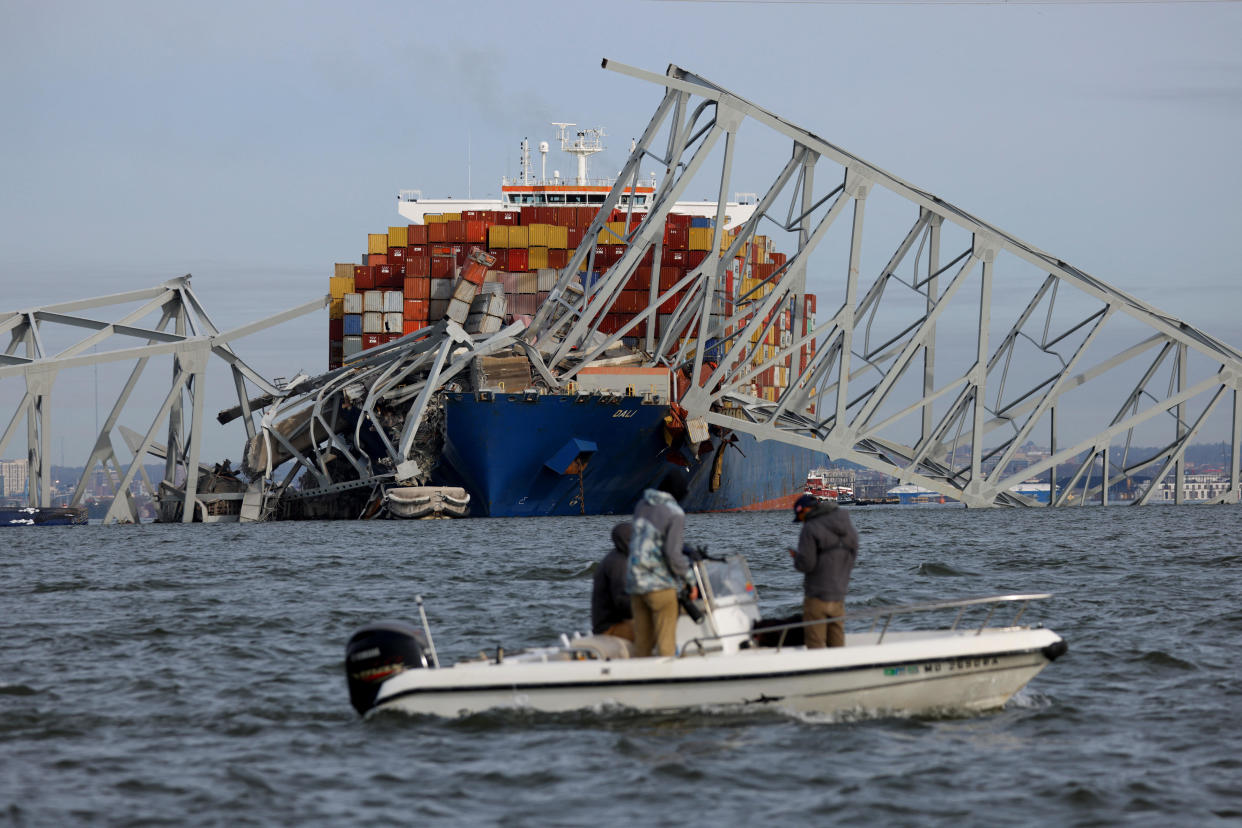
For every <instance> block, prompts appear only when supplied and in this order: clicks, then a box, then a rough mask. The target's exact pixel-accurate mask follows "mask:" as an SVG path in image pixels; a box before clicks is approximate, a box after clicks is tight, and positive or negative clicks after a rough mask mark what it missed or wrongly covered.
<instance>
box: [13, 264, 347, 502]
mask: <svg viewBox="0 0 1242 828" xmlns="http://www.w3.org/2000/svg"><path fill="white" fill-rule="evenodd" d="M326 304H327V297H324V298H321V299H316V300H315V301H313V302H308V303H306V304H304V305H302V306H300V307H297V308H293V309H291V310H288V311H285V312H283V313H280V314H276V315H275V316H272V317H269V318H267V319H264V320H261V321H259V322H255V323H252V324H249V325H245V326H242V327H240V328H236V329H234V330H231V331H227V332H220V331H219V330H218V329H217V328H216V327H215V325H214V324H212V322H211V319H210V317H208V315H207V313H206V311H205V310H204V309H203V307H202V304H201V303H200V302H199V300H198V297H197V296H196V295H195V294H194V292H193V290H191V288H190V276H189V275H186V276H182V277H180V278H177V279H171V280H169V281H167V282H165V283H164V284H162V285H157V286H155V287H151V288H147V289H144V290H136V291H130V292H127V293H119V294H113V295H110V296H101V297H96V298H92V299H82V300H77V301H72V302H62V303H58V304H54V305H46V306H43V307H39V308H33V309H29V310H22V311H16V312H11V313H6V314H2V315H0V335H3V334H5V333H7V334H8V335H9V337H10V341H9V344H8V347H7V348H6V349H5V351H4V353H3V354H0V382H3V381H5V380H16V378H18V377H21V378H22V380H23V381H24V383H25V390H24V393H23V395H22V397H21V400H20V401H19V402H18V404H17V408H16V411H15V412H14V413H13V416H12V418H11V419H10V421H9V423H8V426H7V427H6V428H5V430H4V432H3V434H2V435H0V456H2V455H3V454H4V452H5V449H6V448H7V447H8V445H9V442H10V440H11V439H12V437H13V436H14V434H15V433H16V431H17V428H18V423H19V422H20V421H21V420H22V419H23V418H25V419H26V421H27V440H26V446H27V457H28V460H29V475H30V477H29V480H30V483H29V503H30V505H32V506H48V505H51V499H52V495H51V486H52V480H51V463H50V461H51V445H52V442H51V441H52V415H53V408H54V406H53V386H54V385H55V382H56V379H57V375H58V374H60V373H61V372H63V371H65V370H68V369H71V368H77V367H83V366H98V365H102V364H104V363H113V362H120V363H131V362H132V363H133V365H134V367H133V369H132V371H131V372H130V375H129V378H128V380H127V381H126V382H125V383H124V384H123V385H122V386H121V388H120V390H119V392H118V393H117V395H116V399H115V402H114V403H113V405H112V408H111V410H110V412H109V414H108V416H107V418H106V419H105V420H104V423H103V425H102V426H101V427H100V429H99V433H98V435H97V436H96V438H95V442H94V446H93V448H92V450H91V454H90V457H89V458H88V459H87V460H86V463H85V471H84V473H83V476H82V478H81V479H80V480H79V481H78V483H77V486H76V488H75V490H74V493H73V496H72V499H71V501H70V504H71V505H74V506H77V505H79V504H80V503H81V500H82V498H83V496H84V495H85V493H86V485H87V481H88V480H89V477H90V475H91V474H92V473H93V472H94V470H95V469H96V467H97V466H102V467H103V469H104V470H105V472H106V473H107V474H108V475H109V479H110V480H111V482H112V487H113V491H114V495H115V496H114V499H113V502H112V505H111V507H109V509H108V512H107V514H106V516H105V517H104V522H105V523H112V522H118V521H123V520H125V521H131V522H136V521H137V518H138V515H137V513H136V510H135V508H134V504H133V501H132V497H131V496H130V494H129V486H130V484H131V483H132V482H133V481H134V479H135V477H137V476H141V478H142V479H143V481H144V484H145V485H146V487H147V489H148V491H149V493H150V494H151V496H152V497H153V498H154V497H156V496H157V494H158V487H157V486H156V485H153V484H152V483H151V481H150V480H149V479H148V478H147V475H146V472H145V470H144V469H143V468H142V461H143V459H144V458H145V457H146V456H147V455H148V454H151V455H154V456H162V457H163V458H164V459H165V472H164V482H165V483H166V484H168V486H173V487H175V484H176V481H177V479H178V477H183V478H184V481H185V483H184V498H185V499H184V502H185V503H186V504H187V506H186V507H185V508H183V509H182V520H183V521H185V522H190V521H192V520H193V518H194V514H195V510H196V509H197V508H202V504H203V501H204V499H210V496H206V495H204V496H203V497H199V496H198V493H197V492H196V487H197V483H198V473H197V470H198V469H199V456H200V452H201V447H202V433H203V426H202V410H203V401H204V394H205V389H204V384H205V381H206V371H207V365H208V360H209V358H210V357H211V356H212V355H214V356H217V357H219V358H220V359H223V360H224V361H225V362H226V363H228V365H229V368H230V371H231V372H232V376H233V381H234V384H235V386H236V388H237V393H238V400H239V403H240V405H241V408H242V411H243V413H244V420H245V426H246V429H247V432H248V433H249V434H254V433H255V426H254V422H253V417H252V416H251V411H250V408H249V404H248V401H247V394H246V382H247V381H249V382H250V383H251V384H253V385H255V386H256V387H258V388H259V389H261V390H262V391H264V392H266V393H279V389H277V388H276V387H275V386H273V385H272V384H271V383H270V382H268V381H267V380H266V379H264V378H263V377H262V376H261V375H259V374H258V373H257V372H256V371H254V370H253V369H251V368H250V367H249V366H248V365H246V363H245V362H243V361H242V360H241V359H240V358H239V357H238V356H237V355H236V353H234V351H233V347H232V343H233V342H235V341H236V340H238V339H241V338H242V337H244V336H247V335H249V334H251V333H254V332H255V331H259V330H262V329H264V328H267V327H270V326H272V325H275V324H278V323H280V322H283V321H285V320H287V319H291V318H294V317H297V316H300V315H302V314H305V313H309V312H310V311H313V310H317V309H319V308H322V307H324V306H325V305H326ZM109 313H120V314H121V316H120V318H118V319H116V320H115V321H103V320H102V319H99V318H96V316H98V315H106V314H109ZM157 313H158V314H159V321H158V322H157V323H156V324H155V325H154V327H144V326H142V325H141V324H139V323H140V322H141V320H143V319H145V318H146V317H149V316H153V315H155V314H157ZM170 326H171V328H172V330H168V328H169V327H170ZM53 328H56V329H57V330H56V331H55V334H53V332H52V329H53ZM73 329H77V330H80V331H83V332H85V335H84V336H83V337H82V338H80V339H78V340H77V341H76V342H73V344H71V345H70V346H69V347H67V348H64V349H63V350H60V351H58V352H55V353H53V352H52V351H50V350H49V348H48V345H47V343H48V342H49V341H50V340H52V339H54V338H57V337H62V336H63V335H65V334H66V333H68V332H69V331H71V330H73ZM70 335H72V334H70ZM116 337H125V338H129V339H136V340H139V341H141V342H142V343H143V344H140V345H136V346H133V347H120V348H114V349H113V350H99V346H101V345H102V346H105V347H106V346H109V345H114V344H115V343H116V341H117V340H116V339H115V338H116ZM161 356H171V357H172V381H171V384H170V387H169V390H168V392H167V394H166V395H165V396H164V398H163V400H162V402H161V403H160V405H159V408H158V409H157V411H156V414H155V416H154V417H153V418H151V420H150V426H149V427H148V428H147V429H146V431H145V434H142V435H141V436H136V435H135V433H134V432H132V431H130V430H129V429H127V428H126V427H125V426H124V425H122V424H121V423H120V420H121V418H122V415H123V414H124V413H125V412H126V410H127V409H128V410H130V411H133V410H134V409H138V408H140V407H141V406H142V405H143V404H142V403H140V402H138V401H136V400H135V399H134V398H133V393H134V390H135V388H136V387H137V385H138V382H139V380H140V378H141V377H142V374H143V372H144V370H145V369H146V367H147V363H148V362H149V361H150V360H151V359H152V358H153V357H161ZM187 412H188V414H187ZM161 432H162V433H164V434H165V435H166V436H167V444H166V446H160V445H159V444H157V443H156V442H155V438H156V436H157V434H158V433H161ZM118 434H119V435H120V436H121V437H122V438H123V439H124V441H125V443H126V444H127V445H128V448H129V449H130V452H131V457H130V460H129V462H128V465H125V464H123V463H122V461H121V459H120V457H119V456H118V455H117V453H116V450H115V446H114V442H113V440H114V436H115V435H118ZM123 466H124V468H123ZM191 470H193V472H191Z"/></svg>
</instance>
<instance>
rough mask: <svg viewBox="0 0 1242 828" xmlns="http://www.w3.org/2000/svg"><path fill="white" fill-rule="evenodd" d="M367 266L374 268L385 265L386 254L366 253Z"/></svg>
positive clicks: (386, 262) (386, 261)
mask: <svg viewBox="0 0 1242 828" xmlns="http://www.w3.org/2000/svg"><path fill="white" fill-rule="evenodd" d="M367 264H369V265H371V267H375V266H376V265H386V264H388V254H387V253H368V254H367Z"/></svg>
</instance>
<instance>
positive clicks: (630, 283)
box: [625, 265, 651, 290]
mask: <svg viewBox="0 0 1242 828" xmlns="http://www.w3.org/2000/svg"><path fill="white" fill-rule="evenodd" d="M649 287H651V268H649V267H647V266H646V265H639V266H638V267H636V268H634V272H633V273H631V274H630V278H629V279H626V280H625V289H626V290H645V289H647V288H649Z"/></svg>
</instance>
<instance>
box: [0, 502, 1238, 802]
mask: <svg viewBox="0 0 1242 828" xmlns="http://www.w3.org/2000/svg"><path fill="white" fill-rule="evenodd" d="M852 514H853V516H854V518H855V522H856V524H857V525H858V526H859V529H860V531H861V534H862V538H863V549H862V552H861V553H860V558H859V564H858V568H857V569H856V571H855V576H854V580H853V584H852V588H851V595H850V601H849V603H850V604H851V605H866V604H877V603H906V602H912V601H922V600H931V599H938V598H948V597H968V596H976V595H987V594H993V593H998V592H1010V591H1044V590H1046V591H1051V592H1054V593H1056V597H1055V598H1053V599H1052V600H1051V601H1047V602H1041V603H1040V604H1037V605H1034V606H1033V607H1032V608H1031V610H1028V620H1030V621H1039V622H1043V623H1044V624H1045V625H1046V626H1049V627H1051V628H1053V629H1055V630H1056V631H1057V632H1059V633H1061V634H1062V635H1063V636H1065V638H1066V639H1067V640H1068V642H1069V645H1070V650H1069V654H1068V655H1067V656H1065V657H1063V658H1062V659H1061V660H1059V661H1058V662H1056V663H1055V664H1053V665H1052V666H1050V667H1049V668H1048V669H1047V670H1045V671H1044V672H1043V673H1042V674H1041V675H1040V676H1038V677H1037V678H1036V679H1035V680H1034V682H1032V684H1031V685H1030V686H1028V687H1027V688H1026V689H1025V690H1024V691H1022V692H1021V693H1020V694H1019V695H1018V696H1017V697H1015V699H1014V700H1013V701H1011V702H1010V704H1009V705H1008V706H1007V707H1006V708H1005V709H1004V710H1002V711H1000V712H997V713H992V714H986V715H971V716H956V717H953V716H950V717H936V718H893V717H886V718H857V717H854V718H850V719H847V720H843V721H830V720H827V719H823V718H819V719H816V718H813V717H803V718H796V717H791V716H785V715H781V714H779V713H774V712H771V711H768V712H748V713H739V712H721V711H700V712H695V713H690V714H687V715H676V716H674V715H643V714H638V713H633V712H625V711H610V712H601V713H581V714H572V715H556V716H550V715H540V714H532V713H529V712H522V711H497V712H492V713H488V714H485V715H479V716H474V717H470V718H466V719H462V720H452V721H446V720H440V719H431V718H418V717H406V716H402V715H385V716H380V717H378V718H376V719H373V720H371V721H368V722H362V721H360V720H359V719H358V717H357V716H356V715H355V714H354V712H353V710H352V708H350V706H349V703H348V699H347V695H346V691H345V686H344V679H343V676H342V669H341V656H342V651H343V647H344V642H345V640H346V638H347V637H348V635H349V634H350V632H352V630H353V629H354V628H355V627H357V626H359V625H361V624H363V623H366V622H368V621H372V620H376V619H378V618H382V617H406V618H411V619H412V618H413V616H414V612H413V602H412V599H413V597H414V595H415V594H418V593H422V594H423V595H424V596H425V598H426V601H427V607H428V613H429V615H430V617H431V622H432V625H433V632H434V634H435V638H436V644H437V645H438V647H439V649H440V651H441V657H442V659H444V660H445V661H449V660H452V659H455V658H457V657H464V656H468V655H472V654H473V653H475V652H477V650H478V649H480V648H484V647H485V648H488V649H491V648H494V647H495V645H496V644H498V643H500V644H503V645H504V646H505V648H506V649H508V650H513V649H517V648H518V647H520V646H523V645H530V644H544V643H550V642H551V641H552V640H553V639H555V638H556V637H557V636H558V635H559V634H560V633H561V632H564V631H569V630H573V629H575V628H577V629H585V628H586V627H587V612H588V603H589V592H590V577H591V572H592V568H593V565H594V562H595V561H596V560H597V559H598V558H599V557H600V556H601V555H602V554H603V552H604V550H605V548H606V545H607V536H608V529H609V527H610V526H611V524H612V523H613V522H614V521H613V519H612V518H576V519H575V518H569V519H566V518H548V519H518V520H475V521H459V522H448V521H440V522H420V523H380V522H376V523H366V524H360V523H335V524H329V523H306V524H262V525H249V526H193V527H183V526H155V525H152V526H137V527H106V528H105V527H78V528H64V529H41V530H24V529H23V530H9V531H6V532H5V533H4V534H3V536H2V540H3V544H4V545H5V547H3V548H5V551H3V552H0V633H2V636H3V638H2V641H3V645H4V646H3V648H2V649H0V823H3V822H8V823H12V824H17V825H24V824H30V825H43V824H47V825H52V824H55V825H60V824H79V823H102V824H161V823H175V824H184V823H191V824H202V823H229V824H316V823H317V824H358V823H368V824H376V823H386V822H396V823H413V822H432V823H442V824H477V823H479V822H485V823H498V824H515V825H581V824H595V823H604V824H622V823H625V822H633V823H635V824H653V825H666V824H676V825H706V824H720V825H736V824H794V823H795V822H797V821H800V820H807V819H810V820H812V821H813V822H819V823H823V822H828V821H832V822H840V823H843V824H844V823H850V822H854V823H857V822H861V821H867V822H869V823H873V824H874V823H879V824H895V825H901V824H914V825H921V824H941V823H957V822H966V823H968V824H985V823H1026V824H1029V823H1043V824H1058V825H1060V824H1065V825H1070V824H1072V825H1091V824H1116V823H1118V822H1125V823H1129V824H1151V825H1167V824H1170V823H1172V824H1179V825H1191V824H1195V825H1197V824H1211V823H1215V822H1221V821H1242V689H1240V688H1239V682H1238V678H1237V671H1236V670H1235V669H1234V668H1235V665H1234V663H1233V661H1234V658H1236V657H1238V655H1239V652H1240V648H1239V642H1240V633H1242V607H1240V606H1239V593H1240V592H1242V589H1240V587H1242V575H1240V573H1242V552H1240V551H1239V549H1238V540H1237V539H1238V537H1239V535H1240V534H1242V510H1239V509H1238V508H1237V507H1201V506H1196V507H1167V508H1161V507H1149V508H1147V509H1129V508H1109V509H1100V508H1094V509H1078V510H1061V511H1029V512H1028V511H999V510H995V511H964V510H960V509H917V508H909V507H907V508H872V509H864V508H858V509H854V510H853V511H852ZM794 535H795V527H793V526H792V524H791V523H790V522H789V520H788V517H787V516H786V515H785V514H784V513H770V514H758V515H754V514H750V515H725V516H720V515H713V516H709V515H692V516H691V517H690V519H689V532H688V536H689V539H691V540H692V541H696V542H706V543H707V544H708V545H709V547H710V548H711V549H712V550H715V551H722V552H723V551H729V550H734V549H737V550H742V551H745V552H747V553H748V555H749V557H750V561H751V565H752V569H753V572H754V576H755V580H756V584H757V586H758V588H759V591H760V596H761V599H762V601H763V605H764V608H765V610H766V611H767V613H768V614H769V615H776V614H783V613H785V612H787V611H790V610H792V609H794V608H795V606H796V605H797V604H798V602H799V600H800V596H799V587H798V584H799V581H798V576H797V575H796V573H794V572H793V571H792V567H791V566H790V564H789V558H788V556H787V555H785V554H784V553H783V552H782V550H783V549H784V548H785V547H786V546H787V545H789V544H790V543H791V542H792V540H793V538H794Z"/></svg>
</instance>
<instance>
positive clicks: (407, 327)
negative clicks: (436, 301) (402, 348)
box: [401, 319, 429, 334]
mask: <svg viewBox="0 0 1242 828" xmlns="http://www.w3.org/2000/svg"><path fill="white" fill-rule="evenodd" d="M428 324H429V323H428V322H427V320H426V319H406V320H403V321H402V323H401V333H402V334H412V333H415V332H416V331H421V330H422V329H423V328H425V327H427V325H428Z"/></svg>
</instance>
